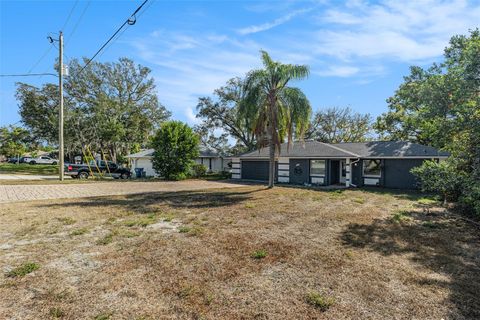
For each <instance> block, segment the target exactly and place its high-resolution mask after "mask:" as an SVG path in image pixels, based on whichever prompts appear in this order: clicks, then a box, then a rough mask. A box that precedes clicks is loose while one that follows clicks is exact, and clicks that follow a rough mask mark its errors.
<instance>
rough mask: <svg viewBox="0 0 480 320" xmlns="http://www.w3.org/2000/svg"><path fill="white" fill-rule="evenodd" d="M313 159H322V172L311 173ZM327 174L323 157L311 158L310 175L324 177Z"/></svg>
mask: <svg viewBox="0 0 480 320" xmlns="http://www.w3.org/2000/svg"><path fill="white" fill-rule="evenodd" d="M313 161H323V173H312V164H313ZM326 174H327V161H326V160H324V159H311V160H310V176H311V177H325V175H326Z"/></svg>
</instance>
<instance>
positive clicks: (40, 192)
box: [0, 180, 242, 203]
mask: <svg viewBox="0 0 480 320" xmlns="http://www.w3.org/2000/svg"><path fill="white" fill-rule="evenodd" d="M241 186H242V184H237V183H227V182H218V181H203V180H186V181H159V182H101V183H85V184H49V185H0V203H7V202H18V201H30V200H45V199H62V198H86V197H98V196H111V195H126V194H138V193H149V192H162V191H164V192H172V191H193V190H205V189H214V188H220V189H221V188H236V187H241Z"/></svg>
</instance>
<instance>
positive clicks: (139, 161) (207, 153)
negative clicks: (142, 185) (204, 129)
mask: <svg viewBox="0 0 480 320" xmlns="http://www.w3.org/2000/svg"><path fill="white" fill-rule="evenodd" d="M153 152H154V150H153V149H146V150H142V151H140V152H137V153H134V154H130V155H128V156H127V158H128V159H129V161H130V167H131V170H132V174H133V176H135V169H136V168H142V169H143V171H144V172H145V176H147V177H154V176H157V173H156V172H155V170H154V169H153V165H152V158H153ZM195 162H196V163H200V164H203V165H204V166H205V167H207V171H208V172H220V171H224V170H229V168H228V162H229V161H228V160H227V159H225V158H223V157H221V156H220V155H219V154H218V153H216V152H214V151H211V150H207V149H201V150H200V156H199V157H198V158H197V159H195Z"/></svg>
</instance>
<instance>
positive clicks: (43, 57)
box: [28, 46, 52, 73]
mask: <svg viewBox="0 0 480 320" xmlns="http://www.w3.org/2000/svg"><path fill="white" fill-rule="evenodd" d="M51 50H52V46H49V47H48V48H47V50H45V52H44V53H43V54H42V56H41V57H40V59H38V60H37V62H35V64H34V65H33V66H32V67H31V68H30V70H28V73H30V72H32V71H33V69H35V68H36V67H37V66H38V65H39V64H40V62H42V60H43V59H45V57H46V56H47V55H48V54H49V53H50V51H51Z"/></svg>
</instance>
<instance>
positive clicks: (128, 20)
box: [77, 0, 148, 75]
mask: <svg viewBox="0 0 480 320" xmlns="http://www.w3.org/2000/svg"><path fill="white" fill-rule="evenodd" d="M147 2H148V0H145V1H143V3H142V4H141V5H140V6H139V7H138V8H137V9H136V10H135V11H134V12H133V13H132V14H131V15H130V17H129V18H128V19H127V20H125V22H124V23H123V24H122V25H121V26H120V27H119V28H118V29H117V31H115V33H114V34H113V35H112V36H111V37H110V38H109V39H108V40H107V41H106V42H105V43H104V44H103V45H102V46H101V47H100V49H98V51H97V52H95V54H94V55H93V57H92V58H90V59H89V60H88V62H87V63H86V64H85V65H84V66H83V68H82V69H80V71H79V72H78V74H77V75H80V74H81V73H82V72H83V70H85V68H86V67H88V65H89V64H90V63H91V62H92V61H93V59H95V57H96V56H97V55H98V54H99V53H100V51H102V50H103V48H105V47H106V46H107V44H108V43H109V42H110V41H111V40H112V39H113V38H114V37H115V36H116V35H117V34H118V33H119V32H120V30H122V29H123V27H124V26H125V25H126V24H129V25H134V24H135V22H136V21H137V18H136V17H135V15H136V14H137V13H138V11H140V9H142V7H143V6H144V5H145V3H147ZM132 17H133V20H132Z"/></svg>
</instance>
